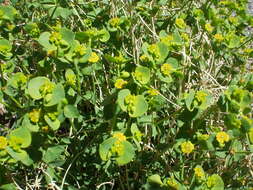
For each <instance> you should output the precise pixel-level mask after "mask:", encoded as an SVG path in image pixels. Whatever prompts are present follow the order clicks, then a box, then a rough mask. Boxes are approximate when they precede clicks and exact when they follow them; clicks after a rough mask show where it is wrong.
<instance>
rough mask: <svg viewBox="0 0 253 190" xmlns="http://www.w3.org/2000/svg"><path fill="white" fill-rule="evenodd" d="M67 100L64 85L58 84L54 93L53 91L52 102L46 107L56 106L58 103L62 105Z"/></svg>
mask: <svg viewBox="0 0 253 190" xmlns="http://www.w3.org/2000/svg"><path fill="white" fill-rule="evenodd" d="M64 98H65V91H64V87H63V86H62V84H57V85H56V86H55V87H54V89H53V91H52V97H51V99H50V101H49V102H48V103H47V104H45V106H54V105H56V104H58V103H60V102H61V101H62V100H63V99H64Z"/></svg>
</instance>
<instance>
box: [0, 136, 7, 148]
mask: <svg viewBox="0 0 253 190" xmlns="http://www.w3.org/2000/svg"><path fill="white" fill-rule="evenodd" d="M7 144H8V142H7V139H6V138H5V137H4V136H0V150H1V149H5V148H6V146H7Z"/></svg>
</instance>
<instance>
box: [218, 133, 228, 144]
mask: <svg viewBox="0 0 253 190" xmlns="http://www.w3.org/2000/svg"><path fill="white" fill-rule="evenodd" d="M216 140H217V141H218V142H219V144H220V146H224V143H225V142H228V141H229V135H228V134H227V133H226V132H224V131H222V132H218V133H217V134H216Z"/></svg>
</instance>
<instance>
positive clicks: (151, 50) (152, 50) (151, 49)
mask: <svg viewBox="0 0 253 190" xmlns="http://www.w3.org/2000/svg"><path fill="white" fill-rule="evenodd" d="M148 52H149V53H150V54H151V55H152V56H154V57H155V58H159V57H160V51H159V48H158V46H157V45H156V44H151V45H149V47H148Z"/></svg>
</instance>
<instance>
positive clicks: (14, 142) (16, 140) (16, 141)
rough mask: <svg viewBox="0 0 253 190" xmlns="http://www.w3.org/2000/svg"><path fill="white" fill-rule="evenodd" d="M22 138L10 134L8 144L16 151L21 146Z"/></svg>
mask: <svg viewBox="0 0 253 190" xmlns="http://www.w3.org/2000/svg"><path fill="white" fill-rule="evenodd" d="M22 142H23V140H22V139H21V138H20V137H16V136H11V138H10V139H9V145H10V147H12V148H13V149H14V150H16V151H18V150H20V148H21V145H22Z"/></svg>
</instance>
